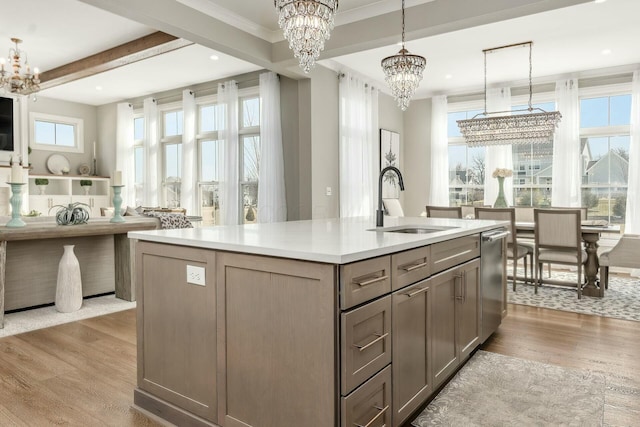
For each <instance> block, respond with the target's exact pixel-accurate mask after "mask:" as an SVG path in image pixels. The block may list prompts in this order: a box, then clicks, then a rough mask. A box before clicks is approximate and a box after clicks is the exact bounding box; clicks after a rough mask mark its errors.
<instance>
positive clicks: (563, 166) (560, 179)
mask: <svg viewBox="0 0 640 427" xmlns="http://www.w3.org/2000/svg"><path fill="white" fill-rule="evenodd" d="M556 105H557V107H558V111H560V112H561V113H562V119H561V120H560V123H559V126H558V129H556V133H555V137H554V142H553V168H552V169H553V172H552V181H551V182H552V184H551V206H558V207H562V206H567V207H580V206H581V195H580V184H581V180H582V167H581V162H582V160H581V157H580V101H579V98H578V80H577V79H568V80H560V81H557V82H556Z"/></svg>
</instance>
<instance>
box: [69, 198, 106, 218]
mask: <svg viewBox="0 0 640 427" xmlns="http://www.w3.org/2000/svg"><path fill="white" fill-rule="evenodd" d="M108 200H109V197H108V196H73V202H74V203H75V202H80V203H84V204H85V205H87V206H84V208H85V209H87V210H88V211H89V215H90V217H91V218H97V217H99V216H100V208H101V207H107V206H108Z"/></svg>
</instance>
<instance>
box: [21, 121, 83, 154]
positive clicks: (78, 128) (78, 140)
mask: <svg viewBox="0 0 640 427" xmlns="http://www.w3.org/2000/svg"><path fill="white" fill-rule="evenodd" d="M36 121H42V122H49V123H54V124H64V125H69V126H73V128H74V140H75V141H74V146H73V147H66V146H62V145H49V144H39V143H37V142H36ZM29 141H30V142H31V143H30V144H29V145H30V147H31V148H32V149H34V150H42V151H57V152H65V153H84V120H83V119H81V118H78V117H68V116H58V115H54V114H45V113H29Z"/></svg>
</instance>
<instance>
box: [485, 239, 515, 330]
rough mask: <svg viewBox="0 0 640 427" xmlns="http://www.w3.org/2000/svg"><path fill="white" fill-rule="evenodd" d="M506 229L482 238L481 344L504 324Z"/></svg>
mask: <svg viewBox="0 0 640 427" xmlns="http://www.w3.org/2000/svg"><path fill="white" fill-rule="evenodd" d="M508 235H509V232H508V231H507V229H506V228H498V229H493V230H489V231H485V232H484V233H482V234H481V238H480V257H481V258H480V290H481V292H482V333H481V336H480V339H481V342H485V341H486V340H487V338H489V337H490V336H491V334H493V333H494V332H495V331H496V330H497V329H498V327H499V326H500V323H501V322H502V306H503V301H504V298H505V295H504V286H506V283H505V280H506V276H505V275H506V271H505V261H504V260H505V257H506V256H507V255H506V253H505V251H506V247H507V244H506V238H507V236H508Z"/></svg>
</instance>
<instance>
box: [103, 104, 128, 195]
mask: <svg viewBox="0 0 640 427" xmlns="http://www.w3.org/2000/svg"><path fill="white" fill-rule="evenodd" d="M97 115H98V118H99V120H98V144H97V145H98V148H97V151H98V154H97V156H96V157H97V162H96V163H97V166H98V175H102V176H111V174H112V172H113V171H114V170H115V169H116V123H117V108H116V104H107V105H101V106H100V107H98V109H97ZM125 190H126V189H125Z"/></svg>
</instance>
